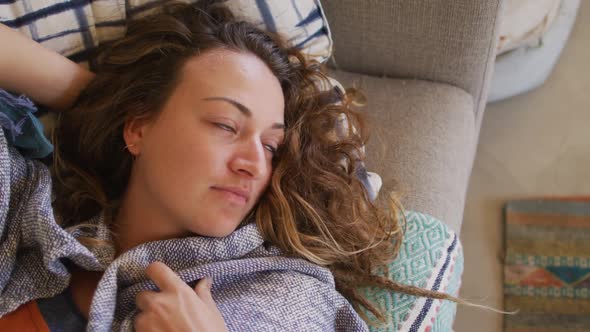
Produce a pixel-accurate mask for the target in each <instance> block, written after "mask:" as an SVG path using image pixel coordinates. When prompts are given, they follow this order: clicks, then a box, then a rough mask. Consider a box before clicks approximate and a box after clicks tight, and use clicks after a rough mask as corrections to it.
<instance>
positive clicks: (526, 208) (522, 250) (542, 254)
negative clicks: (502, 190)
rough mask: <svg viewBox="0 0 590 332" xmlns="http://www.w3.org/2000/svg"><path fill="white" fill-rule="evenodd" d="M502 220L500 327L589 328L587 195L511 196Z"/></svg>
mask: <svg viewBox="0 0 590 332" xmlns="http://www.w3.org/2000/svg"><path fill="white" fill-rule="evenodd" d="M504 221H505V227H504V249H505V255H506V257H505V262H504V264H505V265H504V309H505V310H506V311H514V310H519V312H518V313H517V314H515V315H506V316H505V317H504V331H505V332H529V331H535V332H562V331H590V197H574V198H557V199H555V198H552V199H548V198H547V199H529V200H518V201H511V202H509V203H508V204H507V205H506V207H505V216H504Z"/></svg>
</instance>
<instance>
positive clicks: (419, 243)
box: [365, 211, 463, 332]
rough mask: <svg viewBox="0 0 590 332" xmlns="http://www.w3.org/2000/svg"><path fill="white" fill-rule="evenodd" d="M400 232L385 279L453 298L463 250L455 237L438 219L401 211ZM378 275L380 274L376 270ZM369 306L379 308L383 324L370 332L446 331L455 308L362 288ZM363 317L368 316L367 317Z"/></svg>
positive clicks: (426, 299)
mask: <svg viewBox="0 0 590 332" xmlns="http://www.w3.org/2000/svg"><path fill="white" fill-rule="evenodd" d="M406 219H407V226H406V233H405V235H404V240H403V242H402V245H401V247H400V252H399V255H398V257H397V258H396V259H395V261H393V262H392V263H391V264H390V265H389V266H388V269H389V274H390V276H391V277H392V278H393V280H396V281H397V282H399V283H402V284H405V285H413V286H417V287H420V288H425V289H430V290H436V291H440V292H445V293H448V294H451V295H454V296H457V295H458V293H459V288H460V285H461V275H462V273H463V251H462V247H461V243H460V242H459V238H458V236H457V235H456V234H455V233H454V232H453V231H452V230H450V229H449V228H448V227H447V226H446V225H445V224H444V223H443V222H441V221H440V220H438V219H436V218H434V217H432V216H429V215H427V214H423V213H419V212H414V211H406ZM379 272H380V273H381V275H384V274H383V272H384V271H379ZM365 292H366V294H367V296H368V299H369V300H371V301H372V303H376V304H377V305H378V306H380V307H381V309H385V313H386V317H387V319H388V321H387V325H386V326H383V327H381V328H375V327H371V331H375V332H376V331H411V332H418V331H426V332H435V331H436V332H439V331H441V332H442V331H451V330H452V326H453V321H454V319H455V313H456V310H457V306H456V304H455V303H454V302H451V301H446V300H434V299H429V298H424V297H416V296H410V295H406V294H403V293H397V292H391V291H385V290H382V289H378V288H372V287H371V288H366V289H365ZM367 315H368V316H369V317H373V316H372V315H371V314H369V313H367Z"/></svg>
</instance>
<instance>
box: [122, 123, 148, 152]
mask: <svg viewBox="0 0 590 332" xmlns="http://www.w3.org/2000/svg"><path fill="white" fill-rule="evenodd" d="M152 122H153V121H152V119H151V118H150V117H148V116H147V115H146V116H135V117H129V118H127V120H125V126H124V128H123V139H124V140H125V144H126V146H127V150H128V151H129V153H131V154H132V155H133V156H139V155H140V154H141V149H142V144H143V143H144V142H145V138H146V137H147V133H148V131H149V129H150V128H151V126H152Z"/></svg>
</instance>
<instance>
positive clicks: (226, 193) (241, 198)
mask: <svg viewBox="0 0 590 332" xmlns="http://www.w3.org/2000/svg"><path fill="white" fill-rule="evenodd" d="M211 189H213V190H214V191H215V192H217V193H219V194H221V195H222V197H223V198H224V199H226V200H228V201H230V202H232V203H236V204H239V205H245V204H246V202H247V201H248V198H247V196H245V195H243V194H241V193H239V192H235V190H232V189H226V188H220V187H212V188H211Z"/></svg>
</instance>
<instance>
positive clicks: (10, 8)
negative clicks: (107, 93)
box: [0, 0, 332, 62]
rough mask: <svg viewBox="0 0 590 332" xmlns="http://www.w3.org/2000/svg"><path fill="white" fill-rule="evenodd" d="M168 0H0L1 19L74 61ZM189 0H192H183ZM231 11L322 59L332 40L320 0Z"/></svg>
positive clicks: (245, 4)
mask: <svg viewBox="0 0 590 332" xmlns="http://www.w3.org/2000/svg"><path fill="white" fill-rule="evenodd" d="M169 1H170V0H95V1H88V0H69V1H59V0H23V1H13V0H2V1H0V22H1V23H3V24H5V25H7V26H9V27H11V28H14V29H18V30H20V31H21V32H22V33H24V34H26V35H28V36H29V37H31V38H32V39H34V40H36V41H37V42H40V43H41V44H43V46H45V47H47V48H49V49H52V50H54V51H56V52H58V53H60V54H63V55H65V56H68V57H70V58H72V59H73V60H74V61H78V62H81V61H85V60H86V58H87V53H88V50H91V49H92V48H94V47H96V46H97V45H99V44H100V43H101V42H102V41H107V40H113V39H116V38H119V37H121V36H123V34H124V33H125V19H126V18H127V17H133V16H136V15H142V14H146V13H148V12H150V11H152V10H154V9H156V8H157V7H159V6H161V5H162V4H164V3H166V2H169ZM185 1H194V0H185ZM226 5H227V6H228V8H230V10H232V11H233V12H234V14H235V15H236V16H238V17H239V18H242V19H244V20H246V21H249V22H252V23H254V24H256V25H258V26H260V27H262V28H264V29H265V30H269V31H273V32H278V33H280V34H282V35H283V36H285V37H286V38H287V39H288V40H289V41H290V42H291V43H292V44H294V45H297V46H298V47H300V48H301V49H302V51H303V52H304V53H305V54H307V55H308V56H310V57H312V58H314V59H316V60H318V61H320V62H324V61H325V60H327V59H328V58H329V57H330V54H331V51H332V39H331V36H330V29H329V27H328V22H327V20H326V17H325V16H324V12H323V9H322V6H321V4H320V1H319V0H228V1H226Z"/></svg>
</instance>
